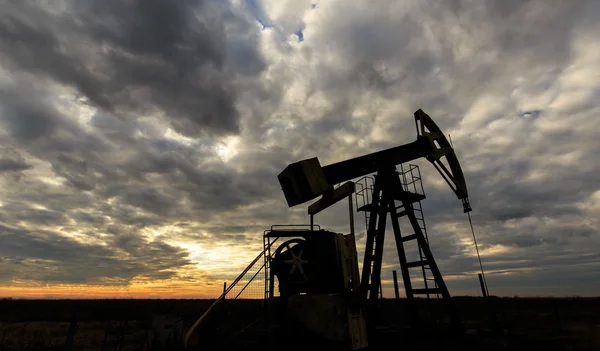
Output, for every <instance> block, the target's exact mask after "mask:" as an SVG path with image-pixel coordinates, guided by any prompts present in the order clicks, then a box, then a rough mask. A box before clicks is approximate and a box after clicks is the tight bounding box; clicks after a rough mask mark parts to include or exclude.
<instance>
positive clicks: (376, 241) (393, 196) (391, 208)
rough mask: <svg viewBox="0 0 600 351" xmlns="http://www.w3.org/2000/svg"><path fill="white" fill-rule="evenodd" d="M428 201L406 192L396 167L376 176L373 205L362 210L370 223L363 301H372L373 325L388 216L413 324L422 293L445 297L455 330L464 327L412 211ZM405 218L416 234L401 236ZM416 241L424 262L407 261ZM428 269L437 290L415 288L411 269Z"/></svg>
mask: <svg viewBox="0 0 600 351" xmlns="http://www.w3.org/2000/svg"><path fill="white" fill-rule="evenodd" d="M423 199H425V196H424V195H421V194H416V193H412V192H409V191H406V190H405V189H404V188H403V186H402V183H401V182H400V178H399V174H398V172H397V171H396V168H395V167H389V168H386V169H381V170H379V171H378V172H377V174H376V176H375V183H374V186H373V195H372V202H371V203H370V204H366V205H365V206H363V207H362V208H360V209H359V210H363V211H369V212H370V216H369V223H368V229H367V241H366V245H365V256H364V261H363V262H364V263H363V271H362V279H361V285H360V292H361V296H362V297H363V299H365V300H366V299H368V300H369V302H370V303H369V305H370V306H369V313H368V317H369V322H370V323H371V324H372V322H373V320H374V317H375V308H376V307H375V306H376V304H375V302H376V301H377V298H378V290H379V287H380V284H381V264H382V260H383V246H384V239H385V229H386V222H387V217H388V214H389V215H390V221H391V223H392V228H393V231H394V238H395V241H396V248H397V252H398V260H399V261H400V269H401V272H402V279H403V281H404V288H405V292H406V298H407V300H408V313H409V314H410V316H409V317H410V319H411V321H412V323H413V325H416V324H417V323H418V318H417V313H416V309H415V304H414V297H415V295H419V294H424V295H428V294H434V295H435V294H439V295H441V296H442V298H443V300H444V302H445V305H446V308H447V310H448V313H449V315H450V320H451V323H452V324H453V326H454V327H458V328H460V327H461V322H460V320H459V318H458V315H457V313H456V310H455V308H454V306H453V304H452V300H451V296H450V293H449V291H448V288H447V286H446V284H445V282H444V279H443V277H442V274H441V273H440V270H439V268H438V266H437V264H436V262H435V259H434V258H433V254H432V253H431V250H430V248H429V244H428V243H427V240H426V239H425V235H424V233H423V230H422V229H421V226H420V225H419V223H418V220H417V217H416V215H415V212H414V209H413V203H415V202H418V201H421V200H423ZM396 201H400V202H401V204H402V205H400V206H398V207H397V206H396ZM403 216H406V217H407V218H408V220H409V222H410V224H411V226H412V228H413V233H412V234H409V235H406V236H402V233H401V231H400V224H399V218H401V217H403ZM411 240H417V244H418V245H419V247H420V250H421V252H422V253H423V255H422V256H423V260H419V261H415V262H408V261H407V258H406V253H405V250H404V243H405V242H408V241H411ZM424 266H426V267H428V268H429V269H430V270H431V273H432V275H433V278H434V279H435V283H436V284H435V286H436V287H435V288H429V289H413V286H412V282H411V279H410V272H409V269H410V268H415V267H419V268H422V267H424Z"/></svg>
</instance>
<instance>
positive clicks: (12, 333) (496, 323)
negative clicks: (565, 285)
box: [0, 297, 600, 351]
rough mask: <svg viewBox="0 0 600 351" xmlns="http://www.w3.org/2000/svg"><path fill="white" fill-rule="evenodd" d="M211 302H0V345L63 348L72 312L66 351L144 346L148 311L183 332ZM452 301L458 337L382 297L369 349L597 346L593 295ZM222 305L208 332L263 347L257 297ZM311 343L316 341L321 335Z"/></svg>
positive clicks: (599, 324) (284, 339) (300, 345)
mask: <svg viewBox="0 0 600 351" xmlns="http://www.w3.org/2000/svg"><path fill="white" fill-rule="evenodd" d="M211 302H212V301H211V300H89V301H82V300H80V301H75V300H37V301H34V300H2V301H0V351H3V350H64V349H65V345H66V341H67V335H68V331H69V327H70V325H71V321H72V320H73V319H74V318H73V317H74V316H75V317H76V319H77V329H76V332H75V333H74V334H73V335H74V340H73V350H102V349H104V350H117V349H120V350H123V351H125V350H149V349H151V345H150V344H149V343H148V342H147V340H148V334H147V332H148V329H149V328H150V324H151V322H150V320H151V318H152V316H153V315H157V314H159V315H160V314H169V315H176V316H180V317H181V318H182V319H183V320H184V331H185V329H186V328H189V326H190V325H191V324H192V323H193V321H194V320H195V318H197V317H198V316H199V315H201V314H202V312H203V311H204V310H206V309H207V308H208V306H210V304H211ZM454 302H455V305H456V307H457V310H458V311H459V313H460V317H461V320H462V322H463V326H464V330H465V333H464V334H460V335H456V334H453V333H450V332H448V331H447V330H446V329H445V328H443V327H439V326H438V325H434V324H433V323H430V324H423V325H421V327H419V328H413V327H410V326H409V321H408V320H406V315H407V314H406V311H405V309H406V301H404V300H383V301H382V302H381V306H380V309H379V313H378V325H379V327H377V328H376V330H375V334H374V335H375V336H376V340H372V342H371V345H372V347H371V349H373V350H376V349H381V350H384V349H386V350H387V349H392V348H393V349H397V348H399V347H402V348H410V349H411V350H437V349H441V348H443V349H445V350H454V349H457V350H458V349H460V350H475V349H477V350H537V349H544V350H546V351H548V350H600V298H571V299H548V298H543V299H542V298H496V299H492V300H488V303H484V302H483V301H482V299H480V298H461V297H457V298H455V299H454ZM226 303H227V305H226V311H225V313H226V314H224V315H223V316H222V318H221V319H220V320H215V321H213V323H214V325H215V326H216V325H223V329H222V330H221V332H222V333H221V334H215V335H224V334H226V333H225V331H226V332H227V333H229V334H226V335H227V337H226V338H223V339H219V340H220V341H219V342H218V345H220V346H225V345H226V344H227V343H226V342H224V341H229V342H230V343H229V344H228V345H229V346H230V347H228V348H231V349H234V348H235V349H237V350H239V349H240V348H242V349H258V348H260V349H262V350H264V346H265V345H264V337H265V335H264V332H263V331H264V329H262V325H263V324H261V323H256V322H257V319H256V318H257V317H260V316H261V314H262V302H261V301H257V300H239V301H227V302H226ZM437 303H439V301H431V302H427V301H425V300H422V301H418V306H417V307H418V310H419V311H421V313H420V315H421V318H422V319H423V320H425V321H432V320H434V319H435V318H433V317H435V316H437V317H439V318H442V317H443V314H439V313H438V312H440V311H443V309H442V307H441V305H438V304H437ZM428 311H433V314H430V313H429V312H428ZM440 313H441V312H440ZM432 315H433V317H432ZM252 323H254V324H252ZM250 326H251V327H250ZM244 327H248V328H246V329H244ZM242 329H243V330H242ZM233 331H235V332H233ZM300 335H301V331H299V330H296V329H295V330H292V331H289V332H288V333H287V334H283V333H282V335H280V340H278V341H276V342H275V343H276V346H275V347H276V348H277V349H285V350H293V349H303V350H306V348H310V347H312V348H314V347H315V346H314V344H315V343H317V341H316V340H315V339H313V338H310V337H306V336H300ZM103 345H104V348H103ZM118 345H120V348H119V347H118ZM318 345H320V347H323V346H324V345H323V344H322V343H321V341H319V342H318ZM205 346H208V345H205ZM204 349H207V348H204Z"/></svg>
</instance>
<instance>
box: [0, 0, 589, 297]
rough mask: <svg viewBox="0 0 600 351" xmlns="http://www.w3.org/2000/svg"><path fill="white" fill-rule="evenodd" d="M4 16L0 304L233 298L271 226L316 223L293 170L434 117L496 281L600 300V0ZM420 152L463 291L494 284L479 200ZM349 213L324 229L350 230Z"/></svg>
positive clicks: (195, 3) (325, 217)
mask: <svg viewBox="0 0 600 351" xmlns="http://www.w3.org/2000/svg"><path fill="white" fill-rule="evenodd" d="M0 13H1V15H0V125H1V127H0V295H1V296H29V297H33V296H46V297H52V296H91V297H93V296H136V297H144V296H152V297H173V296H175V297H202V296H214V295H215V294H216V293H217V292H218V290H219V289H221V286H222V281H231V279H232V277H234V276H235V275H236V274H237V273H238V272H239V271H240V270H241V269H242V268H243V266H244V265H245V264H246V263H247V262H249V261H250V260H252V258H253V257H254V256H255V255H256V254H258V252H259V250H260V248H261V247H262V237H261V236H262V232H263V230H264V229H267V228H268V227H270V226H271V225H272V224H283V223H307V222H308V218H307V217H306V215H305V214H306V206H298V207H297V208H296V207H295V208H292V209H289V208H288V207H287V205H286V202H285V199H284V197H283V194H282V192H281V189H280V186H279V183H278V181H277V174H278V173H279V172H280V171H281V170H282V169H283V168H284V167H285V166H286V165H287V164H288V163H290V162H295V161H298V160H301V159H305V158H310V157H315V156H317V157H319V159H320V161H321V164H324V165H325V164H329V163H333V162H337V161H341V160H344V159H347V158H350V157H354V156H359V155H362V154H366V153H369V152H373V151H377V150H380V149H383V148H388V147H392V146H396V145H399V144H404V143H408V142H412V141H414V140H415V137H416V133H415V130H414V123H413V117H412V114H413V112H414V111H415V110H417V109H419V108H422V109H423V110H424V111H425V112H427V113H428V114H429V115H430V116H431V117H432V118H433V119H434V120H435V121H436V122H437V124H438V125H439V126H440V127H441V128H442V130H444V132H445V133H449V134H450V135H451V136H452V141H453V143H454V146H455V148H456V150H457V155H458V157H459V160H460V162H461V165H462V167H463V170H464V172H465V177H466V180H467V184H468V187H469V192H470V199H471V203H472V206H473V212H472V218H473V223H474V226H475V233H476V234H477V238H478V243H479V244H480V251H481V255H482V259H483V263H484V268H485V270H486V274H487V279H488V285H489V289H490V292H491V293H492V294H497V295H505V296H512V295H582V296H585V295H599V294H600V253H599V252H598V250H599V248H600V236H599V230H600V221H599V219H598V218H599V215H600V181H599V180H600V176H599V175H598V174H600V162H599V161H600V158H599V156H598V155H600V141H599V138H598V132H600V119H599V118H598V115H599V113H600V40H599V39H600V2H598V1H583V0H576V1H562V0H556V1H554V0H551V1H542V0H540V1H533V0H532V1H521V0H514V1H513V0H510V1H491V0H490V1H460V0H452V1H449V0H436V1H434V0H431V1H410V0H405V1H376V2H372V1H354V2H348V1H341V0H329V1H328V0H322V1H318V2H316V0H315V2H304V1H298V0H293V1H292V0H289V1H287V0H286V1H283V0H272V1H266V0H265V1H261V0H246V1H242V0H235V1H234V0H232V1H230V2H227V1H225V0H204V1H202V0H188V1H183V0H182V1H166V0H125V1H121V0H77V1H75V0H44V1H41V0H38V1H33V0H32V1H25V0H14V1H13V0H5V1H2V2H1V4H0ZM416 164H418V165H419V166H420V168H421V172H422V174H423V177H424V187H425V192H426V194H427V197H428V198H427V199H426V200H425V201H424V202H423V207H424V211H425V215H426V220H427V225H428V230H429V237H430V242H431V246H432V250H433V252H434V255H435V257H436V259H437V261H438V264H439V266H440V268H441V270H442V273H443V274H444V275H445V276H446V278H447V281H448V285H449V288H450V290H451V293H452V294H454V295H463V294H477V293H478V282H477V275H476V273H477V272H478V269H479V267H478V262H477V257H476V254H475V249H474V246H473V240H472V236H471V232H470V229H469V225H468V219H467V218H466V215H465V214H464V213H462V207H461V204H460V201H458V200H457V199H456V198H455V197H454V195H453V193H452V192H451V190H450V189H449V188H448V186H447V185H446V184H445V183H444V181H443V179H442V178H441V177H440V176H439V175H438V174H437V172H436V171H435V169H434V168H433V166H431V165H430V164H428V163H427V161H424V160H419V161H416ZM346 206H347V205H346V204H344V203H340V204H338V205H336V206H334V207H333V208H331V209H330V210H328V211H327V212H325V213H323V214H320V215H319V216H318V217H317V220H316V221H317V223H319V224H321V226H322V227H324V228H328V229H331V230H334V231H340V232H348V223H347V207H346ZM356 226H357V231H358V237H359V243H358V245H359V247H362V243H363V241H364V220H361V216H360V215H357V222H356ZM388 238H389V240H388V241H387V243H388V244H389V245H388V248H387V249H386V257H385V263H386V264H385V267H384V271H383V274H384V279H385V284H386V294H388V295H391V292H390V290H389V286H390V285H389V284H390V279H391V271H392V270H393V269H398V263H397V258H396V257H395V256H394V255H393V254H394V246H393V245H394V244H393V239H392V236H391V235H390V236H388ZM360 256H362V252H361V253H360Z"/></svg>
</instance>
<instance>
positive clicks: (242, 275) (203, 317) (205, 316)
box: [183, 238, 277, 348]
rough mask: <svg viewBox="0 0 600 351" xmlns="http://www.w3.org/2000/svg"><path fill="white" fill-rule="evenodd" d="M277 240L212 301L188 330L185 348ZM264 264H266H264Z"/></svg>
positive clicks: (266, 247)
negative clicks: (219, 304) (194, 334)
mask: <svg viewBox="0 0 600 351" xmlns="http://www.w3.org/2000/svg"><path fill="white" fill-rule="evenodd" d="M276 241H277V238H275V240H273V241H272V242H271V243H270V244H269V245H267V246H265V248H264V249H263V251H261V253H260V254H258V256H256V258H255V259H254V260H252V262H250V264H249V265H248V267H246V269H244V270H243V271H242V273H241V274H240V275H239V276H238V277H237V278H236V279H235V280H234V281H233V283H231V284H230V285H229V287H227V289H226V290H225V291H224V292H223V293H221V295H220V296H219V297H218V298H217V299H216V300H215V301H214V302H213V303H212V305H210V307H209V308H208V309H207V310H206V311H205V312H204V313H203V314H202V315H201V316H200V318H198V319H197V320H196V322H195V323H194V324H193V325H192V327H191V328H190V330H188V332H187V333H186V335H185V341H184V344H183V346H184V348H187V345H188V342H189V340H190V338H191V336H192V334H193V333H194V332H195V331H196V328H198V326H199V325H200V324H201V323H202V321H203V320H204V319H205V318H207V316H208V315H210V313H211V312H212V310H213V309H214V308H215V306H217V304H218V303H219V302H221V301H222V300H223V299H224V298H225V296H227V294H228V293H229V292H230V291H231V289H233V288H234V287H235V286H236V284H237V283H238V282H239V281H240V280H241V279H242V278H243V277H244V276H245V275H246V273H248V271H249V270H250V269H251V268H252V267H253V266H254V265H255V264H256V262H258V260H259V259H260V258H261V257H263V255H264V254H265V251H267V250H268V249H269V248H270V247H271V246H273V244H274V243H275V242H276ZM263 266H264V264H263ZM261 269H262V267H261ZM236 297H237V296H236Z"/></svg>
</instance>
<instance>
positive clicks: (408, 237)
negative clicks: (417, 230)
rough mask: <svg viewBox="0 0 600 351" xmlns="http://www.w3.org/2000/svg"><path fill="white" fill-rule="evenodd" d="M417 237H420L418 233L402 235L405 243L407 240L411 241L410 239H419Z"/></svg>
mask: <svg viewBox="0 0 600 351" xmlns="http://www.w3.org/2000/svg"><path fill="white" fill-rule="evenodd" d="M417 238H418V235H417V234H410V235H407V236H403V237H402V242H403V243H404V242H407V241H410V240H414V239H417Z"/></svg>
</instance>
